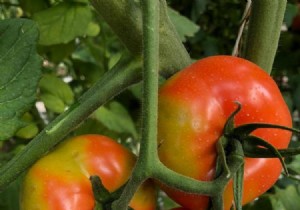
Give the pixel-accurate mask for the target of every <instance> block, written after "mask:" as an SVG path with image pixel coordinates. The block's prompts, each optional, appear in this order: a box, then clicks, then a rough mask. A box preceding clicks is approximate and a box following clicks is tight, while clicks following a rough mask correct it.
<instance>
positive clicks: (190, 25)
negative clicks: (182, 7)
mask: <svg viewBox="0 0 300 210" xmlns="http://www.w3.org/2000/svg"><path fill="white" fill-rule="evenodd" d="M168 15H169V16H170V19H171V21H172V23H173V24H174V25H175V28H176V30H177V33H178V34H179V37H180V39H181V41H183V42H185V41H186V37H192V36H194V35H195V33H196V32H197V31H198V30H199V26H198V25H196V24H195V23H194V22H192V21H191V20H189V19H188V18H186V17H184V16H182V15H180V14H179V13H178V12H177V11H175V10H173V9H171V8H168Z"/></svg>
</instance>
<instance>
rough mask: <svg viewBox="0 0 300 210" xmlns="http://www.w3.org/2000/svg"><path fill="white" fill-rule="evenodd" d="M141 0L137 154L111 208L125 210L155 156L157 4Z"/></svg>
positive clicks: (151, 166)
mask: <svg viewBox="0 0 300 210" xmlns="http://www.w3.org/2000/svg"><path fill="white" fill-rule="evenodd" d="M158 2H159V1H158V0H143V1H142V14H143V99H142V101H143V104H142V130H141V132H142V139H141V147H140V154H139V158H138V161H137V164H136V167H135V168H134V170H133V174H132V177H131V179H130V180H129V182H128V184H127V186H126V187H125V189H124V191H123V193H122V195H121V197H120V199H118V200H117V201H116V202H114V203H113V209H116V210H119V209H124V210H125V209H126V208H127V206H128V204H129V201H130V199H131V198H132V196H133V194H134V192H135V191H136V190H137V189H138V187H139V185H140V184H142V182H143V181H145V179H147V178H149V177H150V176H151V171H152V170H153V165H154V164H155V162H156V161H154V160H158V155H157V149H156V148H157V141H156V139H157V109H158V108H157V106H158V68H159V62H158V61H159V4H158Z"/></svg>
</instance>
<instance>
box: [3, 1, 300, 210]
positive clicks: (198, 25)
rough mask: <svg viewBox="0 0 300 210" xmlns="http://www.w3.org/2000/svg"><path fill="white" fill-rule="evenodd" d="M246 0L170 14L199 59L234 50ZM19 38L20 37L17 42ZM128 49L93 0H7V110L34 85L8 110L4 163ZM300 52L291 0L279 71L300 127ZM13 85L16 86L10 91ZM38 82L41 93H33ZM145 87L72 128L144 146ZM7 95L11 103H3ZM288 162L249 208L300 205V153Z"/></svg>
mask: <svg viewBox="0 0 300 210" xmlns="http://www.w3.org/2000/svg"><path fill="white" fill-rule="evenodd" d="M245 3H246V2H245V1H240V0H216V1H210V0H194V1H185V0H169V1H168V4H169V16H170V18H171V21H172V22H173V24H174V25H175V27H176V30H177V32H178V34H179V36H180V38H181V40H182V41H183V42H184V44H185V46H186V48H187V50H188V52H189V53H190V55H191V57H192V58H193V59H199V58H202V57H206V56H209V55H216V54H231V51H232V49H233V46H234V43H235V39H236V35H237V31H238V28H239V26H240V21H241V17H242V14H243V10H244V6H245ZM25 20H33V21H31V22H27V21H25ZM9 21H19V22H18V24H19V25H20V27H21V26H22V27H23V26H24V25H25V28H26V29H28V30H26V31H25V32H28V33H24V34H21V35H20V34H19V32H20V31H22V30H21V29H20V28H18V27H17V26H18V25H17V24H16V25H15V28H10V29H7V27H6V26H7V24H8V23H9ZM14 23H17V22H14ZM35 27H36V28H37V29H38V30H39V33H40V35H39V37H37V33H35V32H34V30H35ZM5 31H6V32H10V33H4V32H5ZM15 39H20V40H19V41H18V42H17V44H16V45H14V43H15ZM36 39H38V42H37V53H35V52H34V51H35V50H32V49H29V48H28V47H27V46H28V45H27V43H30V42H34V41H35V40H36ZM10 41H11V42H10ZM7 49H14V50H11V51H10V52H11V54H8V55H7V56H9V57H10V58H13V59H11V60H9V59H3V58H4V57H5V55H6V53H7ZM26 50H27V51H26ZM24 52H27V53H26V54H27V56H24V54H25V53H24ZM18 53H20V55H19V54H18ZM123 53H127V51H126V49H125V48H124V46H123V45H122V43H121V42H120V41H119V40H118V38H117V37H116V36H115V35H114V33H113V32H112V30H111V29H110V28H109V26H108V25H107V24H106V23H105V22H104V21H103V19H102V18H101V17H100V16H98V15H97V14H96V12H95V11H94V9H93V8H92V7H91V5H90V4H89V1H88V0H64V1H62V0H0V58H2V59H0V73H1V79H0V100H1V106H0V112H1V113H8V112H7V111H6V110H5V109H7V107H8V106H11V103H10V101H11V99H14V98H18V94H19V93H20V92H22V91H26V90H28V91H29V92H28V93H26V95H28V100H27V102H24V101H22V102H17V101H14V102H13V103H12V104H13V105H14V106H19V107H20V112H18V113H11V114H10V115H9V113H8V114H7V116H6V117H5V116H1V117H0V121H1V126H0V139H1V140H2V141H0V166H1V165H2V164H4V163H6V162H7V161H8V160H9V159H10V158H11V157H12V156H14V155H15V154H16V153H18V152H19V151H20V150H22V148H23V147H24V145H26V144H27V143H28V142H29V141H30V140H31V139H32V138H33V137H34V136H36V135H37V134H38V132H39V131H40V130H42V129H43V128H44V127H45V125H47V124H48V123H49V122H51V121H52V120H53V119H54V118H55V117H56V116H58V114H60V113H62V112H64V111H65V110H66V109H68V108H69V107H70V105H71V104H72V103H73V102H74V101H76V100H77V99H78V97H79V96H80V95H81V94H82V93H83V92H85V91H86V90H87V89H88V88H89V87H91V86H92V85H93V84H94V82H95V81H96V80H97V79H99V78H100V77H101V76H102V75H103V74H104V73H105V72H107V71H109V70H110V69H111V68H112V67H113V66H114V65H115V64H116V62H117V61H118V60H119V59H120V56H121V55H122V54H123ZM174 53H176V52H174ZM299 58H300V9H299V3H298V2H297V1H292V0H291V1H289V3H288V7H287V10H286V16H285V22H284V25H283V27H282V36H281V42H280V47H279V51H278V54H277V56H276V60H275V64H274V70H273V72H272V74H273V76H274V78H275V80H276V81H277V83H278V85H279V87H280V88H281V90H282V93H283V95H284V96H285V98H286V101H287V103H288V105H289V107H290V110H291V113H292V114H293V119H294V127H297V128H299V127H300V122H299V111H300V72H299V71H300V59H299ZM41 62H42V65H40V64H41ZM17 65H21V66H24V69H25V70H26V72H27V73H24V74H23V73H22V74H19V73H18V72H14V69H16V70H15V71H17V69H18V68H17V67H16V66H17ZM39 66H41V72H42V73H41V75H40V73H39V72H40V71H39ZM4 67H5V68H6V69H7V68H8V67H10V71H9V72H8V71H4ZM12 72H14V73H12ZM16 75H20V76H19V77H17V76H16ZM9 78H15V80H16V82H18V83H22V84H23V89H22V90H20V89H14V87H13V83H9V84H6V81H9ZM162 80H163V79H162ZM10 85H12V86H10ZM30 86H32V87H30ZM8 88H9V89H10V92H9V94H8V92H7V91H5V89H8ZM35 90H37V94H36V98H31V97H29V96H33V95H34V94H33V91H35ZM140 90H141V88H140V84H137V85H134V86H132V87H130V88H129V89H128V90H126V91H125V92H123V93H122V94H120V95H119V96H117V97H116V98H114V99H113V100H112V101H111V102H109V103H108V104H106V105H105V106H103V107H101V108H99V109H98V110H97V111H95V112H94V113H93V114H92V115H91V116H90V117H89V119H87V120H86V121H85V122H83V123H82V124H81V125H80V126H79V127H78V128H76V130H75V131H74V132H73V133H71V134H70V135H79V134H86V133H99V134H104V135H107V136H110V137H112V138H114V139H117V140H118V141H119V142H121V143H122V144H124V145H126V146H128V147H130V148H131V149H132V150H133V151H135V152H136V151H137V149H138V141H139V132H138V130H139V127H140V104H141V101H140V99H141V91H140ZM3 101H4V102H5V103H6V105H5V106H2V102H3ZM1 109H4V111H3V110H1ZM8 120H9V121H10V120H12V123H8V122H9V121H8ZM3 122H5V123H3ZM10 125H11V126H10ZM291 144H292V145H293V146H299V142H298V137H297V136H294V137H293V141H292V143H291ZM287 163H288V168H289V171H290V174H291V176H290V177H285V176H282V177H281V179H280V180H279V181H278V183H277V184H276V185H275V186H274V187H273V188H272V189H270V190H269V191H268V192H267V193H266V194H264V195H263V196H261V197H260V198H258V199H257V200H256V201H254V202H253V203H251V204H249V205H248V206H246V207H244V208H245V209H246V210H252V209H266V210H267V209H270V210H272V209H274V210H276V209H281V210H282V209H287V210H291V209H298V208H299V206H300V203H299V200H300V185H299V181H300V177H299V176H298V175H297V174H300V167H299V166H300V158H299V156H296V157H294V158H291V159H288V160H287ZM21 178H22V177H20V179H18V180H16V182H15V183H14V184H12V185H11V186H10V187H9V188H8V189H7V190H6V191H5V192H3V193H1V194H0V210H2V209H3V210H17V209H18V191H19V182H20V180H21ZM286 195H288V196H286ZM158 201H159V207H158V208H159V209H168V208H171V207H174V206H176V204H174V203H173V202H171V201H170V200H168V199H167V198H166V197H165V196H164V195H163V194H162V193H161V196H160V197H159V200H158Z"/></svg>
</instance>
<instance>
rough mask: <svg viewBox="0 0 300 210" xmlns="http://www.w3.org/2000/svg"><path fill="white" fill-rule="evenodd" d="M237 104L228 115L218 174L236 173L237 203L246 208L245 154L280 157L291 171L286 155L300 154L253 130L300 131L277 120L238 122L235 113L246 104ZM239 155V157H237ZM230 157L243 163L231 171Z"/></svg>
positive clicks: (257, 156)
mask: <svg viewBox="0 0 300 210" xmlns="http://www.w3.org/2000/svg"><path fill="white" fill-rule="evenodd" d="M235 103H236V104H237V108H236V109H235V110H234V111H233V112H232V114H231V115H230V116H229V118H228V119H227V121H226V123H225V126H224V129H223V135H222V136H221V137H220V138H219V140H218V142H217V153H218V155H217V164H216V177H218V176H220V175H221V174H224V173H225V174H226V176H227V177H228V178H229V177H232V179H233V193H234V206H235V208H236V209H237V210H240V209H242V192H243V183H244V158H245V157H248V158H278V159H279V160H280V162H281V164H282V166H283V169H284V171H285V174H286V175H288V170H287V167H286V165H285V162H284V159H283V157H286V156H292V155H296V154H300V148H293V149H277V148H275V147H274V146H273V145H272V144H270V143H268V142H267V141H265V140H264V139H262V138H259V137H257V136H255V135H251V133H252V132H253V131H255V130H257V129H262V128H275V129H281V130H286V131H290V132H294V133H297V134H300V131H299V130H297V129H294V128H289V127H285V126H281V125H276V124H268V123H248V124H243V125H239V126H235V123H234V119H235V116H236V115H237V114H238V113H239V112H240V111H241V109H242V105H241V104H240V103H239V102H235ZM237 159H238V160H237ZM230 161H239V162H241V164H240V165H239V166H238V168H237V169H236V170H235V172H231V171H230V169H229V167H228V165H227V163H229V162H230Z"/></svg>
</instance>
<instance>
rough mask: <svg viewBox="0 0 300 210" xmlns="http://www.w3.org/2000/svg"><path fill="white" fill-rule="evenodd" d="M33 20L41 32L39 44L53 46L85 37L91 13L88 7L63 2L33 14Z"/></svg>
mask: <svg viewBox="0 0 300 210" xmlns="http://www.w3.org/2000/svg"><path fill="white" fill-rule="evenodd" d="M33 19H34V20H35V21H36V22H37V23H38V26H39V29H40V32H41V36H40V41H39V43H40V44H42V45H53V44H61V43H68V42H70V41H71V40H73V39H74V38H76V37H78V36H83V35H86V33H87V28H88V27H89V24H90V22H91V21H92V13H91V9H90V8H89V6H88V5H84V4H75V3H68V2H63V3H59V4H57V5H55V6H54V7H51V8H49V9H47V10H43V11H41V12H38V13H35V14H34V16H33Z"/></svg>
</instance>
